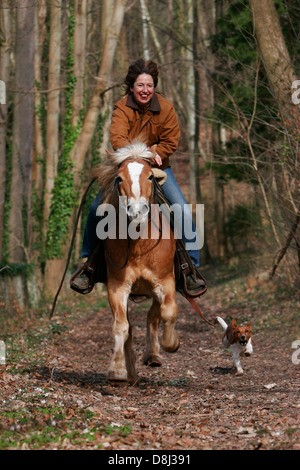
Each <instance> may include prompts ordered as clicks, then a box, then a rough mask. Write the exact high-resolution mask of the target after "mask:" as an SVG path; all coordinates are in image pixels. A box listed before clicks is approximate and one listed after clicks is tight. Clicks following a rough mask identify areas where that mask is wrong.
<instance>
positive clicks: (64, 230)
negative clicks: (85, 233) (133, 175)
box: [45, 9, 83, 259]
mask: <svg viewBox="0 0 300 470" xmlns="http://www.w3.org/2000/svg"><path fill="white" fill-rule="evenodd" d="M74 27H75V17H74V14H73V10H72V9H70V16H69V35H68V54H67V59H66V69H67V74H66V81H67V89H66V91H65V116H64V124H63V128H62V134H63V148H62V153H61V157H60V161H59V167H58V174H57V177H56V180H55V183H54V188H53V191H52V199H51V211H50V217H49V221H48V229H47V239H46V250H45V251H46V253H45V256H46V258H47V259H53V258H57V257H60V256H61V255H62V248H63V245H64V243H65V242H66V239H67V235H68V226H69V218H70V216H71V214H72V209H73V207H74V205H75V204H76V196H77V195H76V194H74V176H73V162H72V160H71V157H70V152H71V150H72V149H73V147H74V144H75V142H76V140H77V138H78V136H79V134H80V131H81V126H82V121H83V116H82V114H81V116H80V119H79V120H78V123H77V125H76V126H75V127H74V126H73V125H72V121H71V120H72V95H73V93H74V88H75V85H76V77H75V75H74V73H73V66H74V57H73V35H74Z"/></svg>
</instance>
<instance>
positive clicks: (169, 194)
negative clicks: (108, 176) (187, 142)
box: [81, 167, 200, 266]
mask: <svg viewBox="0 0 300 470" xmlns="http://www.w3.org/2000/svg"><path fill="white" fill-rule="evenodd" d="M164 171H165V172H166V173H167V180H166V182H165V183H164V184H163V186H162V188H163V191H164V194H165V196H166V198H167V199H168V201H169V202H170V204H171V206H172V205H173V204H178V205H179V206H180V207H181V214H182V221H181V222H182V241H183V243H184V244H185V245H186V244H187V242H190V243H192V242H197V235H196V227H195V224H194V222H193V218H192V213H191V211H190V210H189V208H188V206H187V202H186V200H185V198H184V196H183V194H182V192H181V189H180V188H179V186H178V184H177V181H176V179H175V177H174V175H173V171H172V169H171V167H168V168H165V169H164ZM102 202H103V199H102V193H101V190H100V191H99V193H98V195H97V196H96V198H95V199H94V201H93V203H92V205H91V207H90V210H89V213H88V216H87V220H86V225H85V231H84V237H83V244H82V251H81V256H82V258H86V257H88V256H89V255H90V253H91V251H92V249H93V247H94V245H95V243H96V241H97V235H96V226H97V223H98V222H99V217H97V216H96V211H97V207H98V206H99V204H101V203H102ZM184 224H186V225H187V226H189V227H191V228H192V232H193V235H192V237H191V238H188V237H187V236H186V234H185V229H184ZM195 244H197V243H195ZM187 251H188V253H189V255H190V257H191V260H192V261H193V263H194V265H195V266H199V265H200V256H199V249H193V250H189V249H188V250H187Z"/></svg>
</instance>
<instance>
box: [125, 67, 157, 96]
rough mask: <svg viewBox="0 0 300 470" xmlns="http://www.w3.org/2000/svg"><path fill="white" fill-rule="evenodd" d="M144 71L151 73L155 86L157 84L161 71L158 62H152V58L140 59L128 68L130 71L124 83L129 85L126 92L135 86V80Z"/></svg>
mask: <svg viewBox="0 0 300 470" xmlns="http://www.w3.org/2000/svg"><path fill="white" fill-rule="evenodd" d="M142 73H146V74H147V75H151V77H152V78H153V82H154V88H155V87H156V86H157V83H158V73H159V72H158V67H157V64H156V63H155V62H152V60H144V59H138V60H136V61H135V62H134V63H133V64H131V65H130V66H129V68H128V72H127V75H126V78H125V80H124V84H125V85H126V87H127V89H126V93H129V92H130V88H132V87H133V84H134V82H135V81H136V79H137V78H138V76H139V75H141V74H142Z"/></svg>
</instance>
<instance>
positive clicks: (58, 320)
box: [0, 266, 300, 451]
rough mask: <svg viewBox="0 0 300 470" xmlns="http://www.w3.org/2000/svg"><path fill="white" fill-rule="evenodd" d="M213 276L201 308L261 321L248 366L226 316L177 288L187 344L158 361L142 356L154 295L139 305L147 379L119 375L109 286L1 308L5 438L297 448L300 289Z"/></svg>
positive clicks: (48, 444) (135, 309)
mask: <svg viewBox="0 0 300 470" xmlns="http://www.w3.org/2000/svg"><path fill="white" fill-rule="evenodd" d="M204 275H205V276H206V277H207V280H208V285H209V289H208V292H207V293H206V295H205V296H203V297H202V298H201V299H200V300H198V303H199V306H200V307H201V309H202V311H203V314H204V315H205V316H206V317H207V318H208V319H209V320H211V321H214V319H215V316H216V315H220V316H222V317H223V318H225V319H227V320H230V319H231V318H235V319H236V320H237V321H238V322H245V321H248V320H250V322H251V324H252V330H253V345H254V353H253V355H252V356H251V357H245V358H242V365H243V367H244V375H243V376H237V375H236V374H235V370H234V368H233V363H232V359H231V355H230V353H229V352H228V351H227V350H224V349H223V348H222V344H221V339H222V331H221V328H220V327H219V325H217V324H216V326H215V328H213V327H211V326H210V325H208V324H207V323H205V322H203V321H202V320H201V319H200V317H199V316H198V315H197V313H196V312H195V311H194V310H193V309H192V307H191V306H190V305H189V303H188V302H187V301H186V300H185V299H184V298H182V297H181V296H180V295H178V299H177V300H178V306H179V315H178V321H177V330H178V333H179V336H180V343H181V344H180V348H179V350H178V351H177V352H176V353H173V354H168V353H165V352H163V351H162V356H163V365H162V367H160V368H151V367H146V366H144V365H142V363H141V358H142V354H143V351H144V346H145V333H146V328H145V325H146V312H147V308H148V307H149V302H148V301H146V302H145V303H141V304H133V303H131V304H130V308H129V316H130V319H131V322H132V325H133V337H134V348H135V353H136V356H137V370H138V375H139V380H138V382H137V383H136V384H135V385H134V386H126V387H115V386H112V385H110V384H109V383H108V381H107V369H108V366H109V362H110V358H111V353H112V348H113V341H112V335H111V326H112V317H111V313H110V309H109V307H108V305H107V300H106V295H105V293H102V294H100V293H99V289H97V290H96V291H94V292H93V293H91V294H89V295H88V296H85V297H84V296H80V295H79V294H76V293H73V292H70V293H69V295H68V296H67V297H66V298H65V299H62V298H60V299H59V302H58V306H57V311H56V313H55V316H54V317H53V319H52V320H51V321H50V320H49V319H48V317H47V313H46V307H44V308H43V309H41V310H39V311H27V312H21V311H19V312H14V314H11V315H10V316H7V315H6V316H5V315H2V317H1V319H0V323H1V330H2V333H1V339H3V340H4V342H5V346H6V364H5V365H2V366H0V390H1V392H0V393H1V395H0V449H103V450H131V451H137V450H146V449H152V450H156V451H159V450H177V451H178V450H180V451H182V450H204V449H217V450H220V449H233V450H234V449H240V450H255V449H265V450H271V449H278V450H286V449H293V450H299V449H300V430H299V411H300V395H299V393H300V387H299V385H300V383H299V375H300V374H299V372H300V365H299V362H300V353H299V343H297V344H298V351H297V349H293V347H295V343H294V342H295V341H296V340H297V339H298V340H299V339H300V331H299V311H300V298H299V292H298V293H297V292H295V291H294V290H292V289H287V288H286V287H283V286H280V283H278V282H269V281H260V282H259V281H258V280H257V278H254V279H253V278H251V276H249V275H248V274H246V273H245V274H244V275H241V274H239V273H238V270H235V269H233V268H228V267H227V268H226V269H225V268H222V267H218V266H216V267H209V268H206V269H204ZM293 343H294V344H293Z"/></svg>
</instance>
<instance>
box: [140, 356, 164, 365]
mask: <svg viewBox="0 0 300 470" xmlns="http://www.w3.org/2000/svg"><path fill="white" fill-rule="evenodd" d="M144 364H145V366H150V367H160V366H161V365H162V362H161V359H160V357H159V356H156V355H155V354H153V355H151V356H149V357H148V358H146V359H144Z"/></svg>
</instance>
